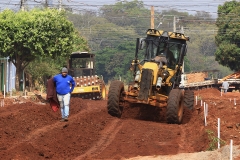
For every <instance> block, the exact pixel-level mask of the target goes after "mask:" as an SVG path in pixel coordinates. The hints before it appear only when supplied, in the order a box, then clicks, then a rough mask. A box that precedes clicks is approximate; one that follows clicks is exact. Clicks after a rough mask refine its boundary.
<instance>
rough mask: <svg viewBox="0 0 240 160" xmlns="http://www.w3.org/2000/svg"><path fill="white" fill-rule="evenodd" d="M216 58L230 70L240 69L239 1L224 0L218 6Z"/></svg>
mask: <svg viewBox="0 0 240 160" xmlns="http://www.w3.org/2000/svg"><path fill="white" fill-rule="evenodd" d="M218 13H219V17H218V18H217V22H216V25H217V27H218V34H217V35H216V44H217V50H216V52H215V55H216V60H217V61H218V62H219V63H220V64H222V65H224V66H227V67H229V68H231V69H232V70H239V69H240V63H239V61H240V32H239V29H240V22H239V15H240V2H237V1H230V2H225V3H224V4H223V5H222V6H221V5H220V6H219V7H218Z"/></svg>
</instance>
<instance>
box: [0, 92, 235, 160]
mask: <svg viewBox="0 0 240 160" xmlns="http://www.w3.org/2000/svg"><path fill="white" fill-rule="evenodd" d="M195 95H196V96H198V103H197V105H195V107H194V109H193V110H191V111H189V110H187V109H186V110H185V112H184V120H183V124H181V125H176V124H167V123H166V117H165V112H166V110H165V109H164V108H163V109H159V108H154V107H150V108H149V107H144V106H140V105H139V106H126V107H125V108H124V112H123V116H122V118H121V119H118V118H115V117H111V116H110V115H108V114H107V109H106V104H107V101H104V100H103V101H93V100H82V99H78V98H72V99H71V109H70V118H69V121H68V122H59V120H60V118H61V116H60V111H57V112H53V111H52V110H51V109H50V106H49V104H44V103H40V102H39V101H36V100H34V99H32V100H29V99H28V100H26V99H24V98H18V99H17V100H16V99H12V98H11V99H10V98H6V99H5V100H4V104H5V105H4V107H0V117H1V121H0V143H1V146H0V159H18V160H26V159H29V160H32V159H39V160H41V159H53V160H55V159H56V160H61V159H64V160H66V159H69V160H72V159H76V160H77V159H84V160H85V159H89V160H90V159H91V160H92V159H93V160H95V159H96V160H97V159H104V160H106V159H109V160H110V159H111V160H115V159H116V160H117V159H134V160H137V159H142V160H143V159H163V160H164V159H169V158H170V159H173V160H174V159H191V160H200V159H204V160H208V159H209V160H210V159H211V160H212V159H225V158H226V159H229V156H230V152H229V151H230V150H229V143H230V140H233V144H234V145H235V146H234V152H233V156H234V160H237V159H239V160H240V157H239V156H238V155H239V154H240V153H239V148H238V145H240V128H239V127H240V118H239V115H240V98H239V93H227V94H224V95H222V96H221V94H220V92H219V91H218V90H216V89H204V90H199V91H196V92H195ZM234 99H235V102H236V105H235V104H234ZM200 100H202V102H205V103H206V104H208V116H207V126H205V125H204V116H203V106H201V103H200V102H201V101H200ZM195 104H196V102H195ZM218 118H220V120H221V140H222V142H223V143H221V149H219V150H215V151H214V152H213V151H211V152H209V151H208V152H205V151H206V150H208V149H210V148H216V146H217V143H216V142H215V141H216V137H217V119H218ZM211 135H212V137H210V136H211ZM145 156H147V157H145Z"/></svg>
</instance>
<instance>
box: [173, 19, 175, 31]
mask: <svg viewBox="0 0 240 160" xmlns="http://www.w3.org/2000/svg"><path fill="white" fill-rule="evenodd" d="M173 32H176V17H175V16H173Z"/></svg>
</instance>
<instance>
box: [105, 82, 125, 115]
mask: <svg viewBox="0 0 240 160" xmlns="http://www.w3.org/2000/svg"><path fill="white" fill-rule="evenodd" d="M123 92H124V84H123V82H121V81H113V82H112V83H111V84H110V87H109V91H108V101H107V109H108V113H109V114H110V115H111V116H113V117H118V118H120V117H121V115H122V108H123V106H122V104H123V102H124V101H123V97H122V93H123Z"/></svg>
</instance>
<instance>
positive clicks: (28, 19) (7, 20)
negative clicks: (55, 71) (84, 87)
mask: <svg viewBox="0 0 240 160" xmlns="http://www.w3.org/2000/svg"><path fill="white" fill-rule="evenodd" d="M0 23H1V25H0V56H2V57H9V59H10V61H12V62H13V64H14V65H15V66H16V90H19V82H20V79H21V78H22V77H21V75H22V71H23V70H24V69H25V68H26V66H28V64H29V63H30V62H32V61H34V60H35V59H37V58H39V59H41V57H49V58H55V57H57V56H63V57H67V56H68V55H69V54H71V52H72V50H73V48H75V49H77V48H85V49H86V48H87V47H85V44H86V41H85V40H84V39H83V38H81V37H80V36H79V35H77V34H76V33H77V32H76V31H75V29H74V27H73V24H72V23H71V22H70V21H69V20H67V18H66V16H65V12H63V11H61V12H60V11H58V10H54V9H46V10H39V9H33V10H31V11H28V12H24V11H19V12H17V13H14V12H13V11H11V10H5V11H3V12H2V13H1V14H0ZM75 42H77V43H78V44H81V42H83V43H82V44H83V45H77V44H76V43H75Z"/></svg>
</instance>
